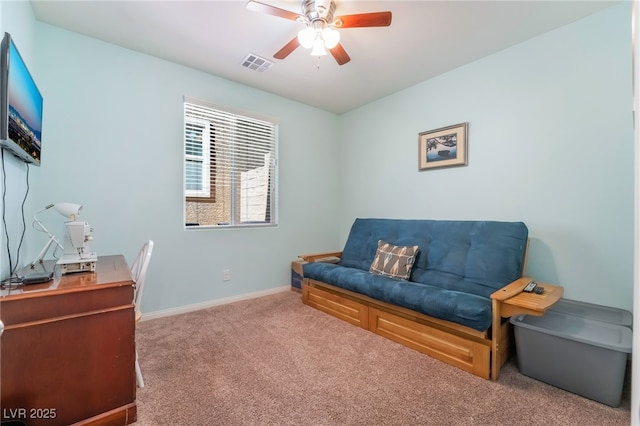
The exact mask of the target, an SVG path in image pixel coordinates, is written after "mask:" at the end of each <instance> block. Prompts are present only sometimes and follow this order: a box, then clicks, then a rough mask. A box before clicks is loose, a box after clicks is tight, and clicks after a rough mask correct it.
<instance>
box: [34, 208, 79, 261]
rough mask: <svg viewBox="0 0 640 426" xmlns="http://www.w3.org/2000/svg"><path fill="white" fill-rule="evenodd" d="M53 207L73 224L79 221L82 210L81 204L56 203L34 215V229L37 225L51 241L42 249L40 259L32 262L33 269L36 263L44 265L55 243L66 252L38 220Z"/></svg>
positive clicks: (37, 258)
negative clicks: (50, 248) (41, 214)
mask: <svg viewBox="0 0 640 426" xmlns="http://www.w3.org/2000/svg"><path fill="white" fill-rule="evenodd" d="M52 207H53V209H54V210H55V211H57V212H58V213H60V214H61V215H62V216H64V217H66V218H67V219H69V220H70V221H72V222H73V221H75V220H76V219H77V217H78V216H79V215H80V211H81V210H82V206H81V205H80V204H73V203H56V204H49V205H47V206H46V207H45V208H44V209H42V210H40V211H38V212H36V214H35V215H33V225H34V226H33V227H34V228H35V225H38V228H39V229H38V228H36V229H38V230H39V231H42V232H44V233H45V234H47V235H48V236H49V240H48V241H47V242H46V244H45V245H44V247H42V250H40V253H39V254H38V257H36V259H35V260H34V261H33V262H31V268H34V267H35V265H36V263H42V259H43V258H44V256H45V255H46V254H47V251H49V247H51V244H53V243H55V244H56V245H57V246H58V247H60V249H62V250H64V247H62V244H60V242H59V241H58V240H57V239H56V237H55V235H53V234H52V233H51V232H49V230H47V228H45V227H44V225H43V224H42V222H40V220H39V219H38V215H39V214H40V213H42V212H43V211H45V210H49V209H50V208H52Z"/></svg>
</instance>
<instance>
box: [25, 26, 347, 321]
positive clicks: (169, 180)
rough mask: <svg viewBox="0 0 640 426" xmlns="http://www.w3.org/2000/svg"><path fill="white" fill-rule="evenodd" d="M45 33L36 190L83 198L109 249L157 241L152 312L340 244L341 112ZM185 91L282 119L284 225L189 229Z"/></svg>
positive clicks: (278, 275) (285, 281) (42, 195)
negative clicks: (185, 221)
mask: <svg viewBox="0 0 640 426" xmlns="http://www.w3.org/2000/svg"><path fill="white" fill-rule="evenodd" d="M36 35H37V40H38V58H37V59H38V66H39V67H40V69H42V70H46V72H42V73H40V75H39V81H38V82H39V85H40V87H41V90H42V92H43V96H44V99H45V101H46V103H47V104H46V117H45V122H44V124H43V141H44V142H43V154H42V158H43V159H42V167H41V169H40V170H38V173H36V174H35V175H34V177H33V180H34V185H33V186H34V199H35V200H36V204H38V205H43V206H44V205H46V204H48V203H52V202H58V201H69V202H76V203H80V204H83V205H84V210H83V213H82V216H81V219H83V220H86V221H88V222H89V223H90V224H91V225H92V226H93V227H94V229H95V231H94V238H95V242H94V249H95V251H96V252H97V253H98V255H106V254H115V253H122V254H124V255H125V256H126V257H127V259H129V261H132V260H133V258H134V256H135V254H136V253H137V250H138V249H139V248H140V246H141V245H142V243H143V242H144V241H145V240H147V239H153V240H154V242H155V244H156V245H155V248H154V254H153V257H152V260H151V265H150V268H149V272H148V276H147V279H148V281H147V287H145V297H144V298H143V300H144V301H143V305H142V309H143V311H144V312H153V311H158V310H165V309H169V308H175V307H179V306H183V305H190V304H196V303H201V302H206V301H210V300H215V299H220V298H225V297H232V296H236V295H240V294H245V293H251V292H257V291H262V290H265V289H270V288H274V287H277V286H285V285H289V284H290V262H291V261H292V260H294V259H295V258H296V256H297V255H298V254H301V253H305V252H308V250H328V249H334V248H335V241H336V239H337V235H338V231H337V230H336V228H335V226H334V224H335V223H336V221H337V219H338V216H337V209H336V200H337V195H336V194H337V188H338V185H337V177H336V176H337V174H338V170H337V166H336V164H335V162H334V161H333V158H335V156H336V146H337V144H336V141H337V119H336V116H335V115H334V114H330V113H327V112H324V111H321V110H318V109H314V108H311V107H308V106H305V105H302V104H299V103H296V102H293V101H290V100H287V99H284V98H281V97H278V96H274V95H272V94H269V93H265V92H262V91H259V90H255V89H252V88H249V87H246V86H242V85H239V84H236V83H233V82H230V81H228V80H224V79H221V78H217V77H213V76H211V75H208V74H205V73H202V72H199V71H195V70H193V69H189V68H186V67H182V66H178V65H175V64H173V63H169V62H166V61H163V60H159V59H157V58H154V57H150V56H146V55H141V54H139V53H136V52H133V51H130V50H126V49H123V48H120V47H116V46H114V45H110V44H107V43H103V42H100V41H97V40H95V39H91V38H88V37H84V36H81V35H78V34H75V33H72V32H68V31H66V30H62V29H59V28H57V27H53V26H50V25H46V24H42V23H38V25H37V26H36ZM238 72H251V71H248V70H245V69H241V68H240V67H238ZM184 95H187V96H191V97H195V98H199V99H203V100H206V101H209V102H213V103H215V104H218V105H222V106H227V107H230V108H234V109H238V110H243V111H247V112H250V113H254V114H258V115H260V116H269V117H274V118H276V119H278V120H279V123H280V132H279V143H280V144H279V180H280V188H279V191H280V197H279V202H278V215H279V223H280V225H279V226H277V227H271V228H261V229H258V228H253V229H225V230H189V231H185V230H184V229H183V225H182V224H183V204H182V203H183V202H182V196H183V195H182V194H183V193H182V173H183V118H182V115H183V96H184ZM318 128H320V129H322V132H318V131H315V129H318ZM314 183H321V184H320V185H318V187H317V188H315V189H313V190H310V188H309V186H310V185H312V184H314ZM318 201H319V202H318ZM46 220H47V222H46V223H51V228H50V229H52V230H57V229H61V223H62V218H61V217H59V215H57V214H55V213H53V212H52V213H51V214H50V215H49V214H48V215H47V217H46ZM32 238H33V237H32ZM40 243H43V241H40ZM36 245H38V244H36ZM224 269H229V270H230V271H231V277H232V278H231V281H229V282H223V281H222V271H223V270H224Z"/></svg>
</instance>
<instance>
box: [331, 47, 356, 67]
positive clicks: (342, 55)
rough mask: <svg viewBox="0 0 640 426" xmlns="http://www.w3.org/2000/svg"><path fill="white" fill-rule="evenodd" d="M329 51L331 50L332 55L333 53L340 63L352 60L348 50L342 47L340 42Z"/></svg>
mask: <svg viewBox="0 0 640 426" xmlns="http://www.w3.org/2000/svg"><path fill="white" fill-rule="evenodd" d="M329 52H331V55H333V57H334V58H335V60H336V62H337V63H338V65H344V64H346V63H347V62H349V61H350V60H351V58H350V57H349V55H348V54H347V51H346V50H344V47H342V45H341V44H340V43H338V45H337V46H336V47H334V48H333V49H329Z"/></svg>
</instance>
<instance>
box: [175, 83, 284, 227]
mask: <svg viewBox="0 0 640 426" xmlns="http://www.w3.org/2000/svg"><path fill="white" fill-rule="evenodd" d="M188 104H191V106H193V107H195V108H199V109H205V110H206V109H209V110H211V112H212V117H213V116H216V114H221V115H222V116H224V117H227V116H228V117H232V119H231V121H229V122H227V121H226V120H223V121H222V122H214V121H208V120H207V118H200V117H190V116H189V113H188ZM194 115H196V114H194ZM183 120H184V122H183V218H184V220H183V225H184V227H185V229H227V228H248V227H265V226H266V227H273V226H277V225H278V210H279V209H278V161H277V159H278V146H279V140H278V132H279V128H278V127H279V122H278V120H276V119H274V118H272V117H264V116H258V115H256V114H252V113H247V112H246V111H238V110H234V109H232V108H228V107H224V106H222V107H221V106H218V105H215V104H212V103H209V102H206V101H202V100H199V99H195V98H191V97H187V96H185V97H184V101H183ZM212 120H213V119H212ZM189 123H194V124H196V125H197V124H202V125H203V126H204V128H203V132H202V141H203V145H206V147H205V146H203V149H202V155H201V156H200V157H199V156H197V155H196V156H191V155H188V154H187V131H188V128H187V126H188V124H189ZM227 123H232V124H231V126H232V127H234V128H235V130H238V129H243V130H245V131H246V130H247V129H249V130H255V129H259V128H260V127H262V126H265V128H266V129H268V130H269V131H268V132H265V133H261V134H259V136H264V135H267V136H268V138H266V139H262V138H260V137H259V138H258V139H256V140H255V141H252V142H251V143H250V144H249V145H245V143H247V139H246V135H247V133H246V132H245V133H241V132H237V135H236V133H235V132H234V136H233V137H231V138H229V137H228V136H226V135H225V131H224V130H219V131H218V134H219V135H221V136H220V137H219V138H220V141H221V145H220V149H223V150H224V149H225V148H226V149H227V150H230V151H227V152H226V154H229V152H233V154H230V156H231V157H233V156H234V155H236V154H235V152H236V151H240V150H245V151H249V152H254V154H256V153H257V154H260V153H262V154H263V155H265V158H268V159H269V160H270V161H269V163H268V164H264V165H262V166H256V167H257V168H259V167H264V166H267V167H268V168H267V170H268V172H267V177H266V186H267V195H266V206H265V204H262V205H263V206H264V208H265V211H264V218H265V220H264V221H247V222H242V217H243V216H244V217H246V212H244V213H243V211H242V209H243V207H241V205H244V203H245V201H246V200H243V199H241V191H242V189H241V187H242V185H241V183H240V180H239V176H240V175H241V174H243V173H244V172H247V171H248V170H254V169H256V167H251V168H250V169H248V168H247V167H250V166H251V165H253V164H254V162H255V157H253V159H252V160H244V161H241V162H240V163H239V164H240V165H239V166H236V163H235V159H232V160H229V159H228V158H226V157H225V152H224V151H219V149H217V148H216V145H218V140H217V139H216V138H217V135H216V130H213V129H214V126H215V128H217V129H222V125H223V124H227ZM247 123H252V125H251V126H249V127H244V128H243V125H244V126H246V125H247ZM265 140H266V142H267V144H266V145H265V144H264V143H265ZM205 141H208V143H204V142H205ZM226 143H229V146H230V148H229V146H226V145H225V144H226ZM238 148H240V149H238ZM218 151H219V152H218ZM266 154H270V155H268V156H267V155H266ZM190 159H196V160H197V159H201V160H202V164H203V167H202V174H203V175H205V174H207V173H208V176H202V182H203V187H204V185H207V187H208V191H206V190H203V191H193V190H187V189H186V186H187V162H188V161H189V160H190ZM205 159H206V160H208V161H206V160H205ZM218 163H220V164H218ZM216 168H218V169H216ZM224 170H228V173H229V176H227V177H226V178H224V176H223V179H222V180H221V181H220V182H217V181H216V180H217V178H216V177H217V173H218V172H220V173H224ZM263 173H264V172H263ZM236 175H237V176H236ZM207 178H209V179H208V180H209V181H208V183H207V182H206V180H207ZM262 179H265V178H264V175H263V178H262ZM223 181H228V183H227V185H228V188H227V189H228V193H226V192H227V191H223V192H225V193H224V194H223V193H220V194H218V193H216V191H219V188H216V184H217V183H220V184H221V185H223V186H224V183H223ZM263 188H264V187H263ZM207 192H208V194H207ZM263 200H264V198H263ZM217 202H221V203H224V202H227V203H228V206H227V207H226V209H228V212H226V213H224V214H223V215H222V217H223V218H224V219H228V220H229V221H228V222H225V221H222V222H218V223H206V222H205V223H204V224H200V222H198V221H196V222H192V223H189V222H188V217H189V213H188V211H187V204H188V203H194V204H199V203H202V204H203V205H204V204H206V203H217ZM263 202H264V201H263ZM196 209H197V207H196ZM214 222H215V220H214Z"/></svg>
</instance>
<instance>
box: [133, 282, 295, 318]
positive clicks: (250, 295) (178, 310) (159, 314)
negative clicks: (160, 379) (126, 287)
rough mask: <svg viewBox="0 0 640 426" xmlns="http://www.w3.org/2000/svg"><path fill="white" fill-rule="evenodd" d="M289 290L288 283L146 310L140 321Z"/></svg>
mask: <svg viewBox="0 0 640 426" xmlns="http://www.w3.org/2000/svg"><path fill="white" fill-rule="evenodd" d="M285 291H291V286H290V285H284V286H281V287H275V288H270V289H268V290H263V291H256V292H254V293H246V294H241V295H239V296H232V297H225V298H222V299H216V300H210V301H207V302H201V303H194V304H192V305H186V306H180V307H177V308H171V309H163V310H161V311H155V312H148V313H144V314H142V318H140V321H148V320H153V319H158V318H164V317H170V316H172V315H178V314H185V313H187V312H193V311H199V310H200V309H206V308H211V307H213V306H220V305H226V304H228V303H234V302H239V301H241V300H249V299H255V298H256V297H263V296H269V295H272V294H276V293H282V292H285Z"/></svg>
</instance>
